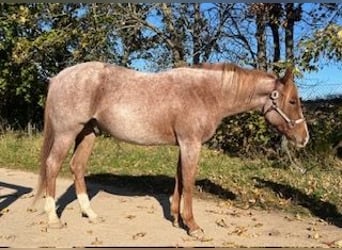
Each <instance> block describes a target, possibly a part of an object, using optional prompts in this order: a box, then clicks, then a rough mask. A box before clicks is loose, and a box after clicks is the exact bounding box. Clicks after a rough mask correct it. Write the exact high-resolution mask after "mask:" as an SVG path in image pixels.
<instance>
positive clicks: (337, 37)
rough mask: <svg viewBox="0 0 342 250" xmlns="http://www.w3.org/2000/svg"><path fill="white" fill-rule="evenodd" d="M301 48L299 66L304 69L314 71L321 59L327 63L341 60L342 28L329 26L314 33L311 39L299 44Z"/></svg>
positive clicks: (334, 25) (333, 25)
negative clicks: (324, 59)
mask: <svg viewBox="0 0 342 250" xmlns="http://www.w3.org/2000/svg"><path fill="white" fill-rule="evenodd" d="M301 46H302V48H303V50H304V51H303V52H302V56H301V60H300V65H301V66H302V67H303V68H304V69H316V68H317V67H316V66H315V65H317V64H318V61H319V59H320V58H321V57H324V58H326V59H327V60H328V61H336V62H339V61H341V60H342V26H341V25H338V24H330V25H328V26H327V27H326V28H325V29H322V30H318V31H316V32H315V34H314V36H313V37H312V38H311V39H307V40H305V41H303V42H302V43H301Z"/></svg>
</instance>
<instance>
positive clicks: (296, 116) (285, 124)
mask: <svg viewBox="0 0 342 250" xmlns="http://www.w3.org/2000/svg"><path fill="white" fill-rule="evenodd" d="M264 115H265V119H266V120H267V121H268V122H269V123H270V124H271V125H273V126H274V127H275V128H276V129H277V130H278V131H279V132H280V133H282V134H284V135H285V136H286V137H287V138H288V139H289V140H290V141H291V142H293V143H294V144H295V145H296V146H298V147H304V146H305V145H306V144H307V143H308V141H309V132H308V127H307V125H306V122H305V119H304V116H303V112H302V108H301V102H300V100H299V97H298V90H297V87H296V85H295V84H294V77H293V73H292V70H291V69H287V70H286V73H285V76H284V77H283V78H281V79H278V80H277V83H276V88H275V90H273V91H272V93H271V94H270V96H269V98H268V99H267V101H266V103H265V106H264Z"/></svg>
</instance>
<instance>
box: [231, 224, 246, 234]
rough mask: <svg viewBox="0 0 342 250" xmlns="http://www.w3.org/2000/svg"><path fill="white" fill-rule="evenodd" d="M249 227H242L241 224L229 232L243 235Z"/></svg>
mask: <svg viewBox="0 0 342 250" xmlns="http://www.w3.org/2000/svg"><path fill="white" fill-rule="evenodd" d="M247 230H248V229H247V228H246V227H242V226H239V227H236V228H235V229H234V230H233V231H232V232H231V233H229V234H230V235H231V234H236V235H238V236H241V235H242V234H244V233H246V232H247Z"/></svg>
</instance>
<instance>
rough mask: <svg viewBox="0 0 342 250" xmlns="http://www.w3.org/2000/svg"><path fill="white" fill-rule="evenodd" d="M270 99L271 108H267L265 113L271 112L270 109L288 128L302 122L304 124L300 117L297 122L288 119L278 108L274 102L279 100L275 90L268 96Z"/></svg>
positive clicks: (303, 119)
mask: <svg viewBox="0 0 342 250" xmlns="http://www.w3.org/2000/svg"><path fill="white" fill-rule="evenodd" d="M270 98H271V100H272V106H271V107H269V108H268V109H267V111H266V112H265V114H266V113H268V112H269V111H271V109H273V110H275V111H277V113H278V114H279V115H280V116H281V117H282V118H283V119H284V120H285V121H286V122H287V124H288V125H289V126H290V127H294V126H295V125H297V124H300V123H302V122H305V118H304V117H302V118H299V119H297V120H292V119H290V118H289V117H288V116H287V115H286V114H285V113H284V112H283V111H282V110H281V109H280V108H279V106H278V103H277V102H276V100H277V99H278V98H279V92H278V91H277V90H273V91H272V93H271V95H270Z"/></svg>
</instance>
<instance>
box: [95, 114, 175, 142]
mask: <svg viewBox="0 0 342 250" xmlns="http://www.w3.org/2000/svg"><path fill="white" fill-rule="evenodd" d="M101 118H102V119H101ZM101 118H99V119H98V123H99V127H100V128H102V129H103V130H105V131H107V132H108V133H110V134H111V135H112V136H113V137H115V138H117V139H119V140H122V141H125V142H130V143H134V144H140V145H163V144H164V145H165V144H171V145H172V144H176V137H175V135H174V132H173V129H172V126H171V125H170V123H169V122H167V121H165V122H158V119H157V117H153V118H154V119H150V118H147V117H143V116H141V115H133V114H131V115H127V113H125V114H120V113H116V114H115V115H111V116H106V117H105V119H103V117H101Z"/></svg>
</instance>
